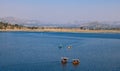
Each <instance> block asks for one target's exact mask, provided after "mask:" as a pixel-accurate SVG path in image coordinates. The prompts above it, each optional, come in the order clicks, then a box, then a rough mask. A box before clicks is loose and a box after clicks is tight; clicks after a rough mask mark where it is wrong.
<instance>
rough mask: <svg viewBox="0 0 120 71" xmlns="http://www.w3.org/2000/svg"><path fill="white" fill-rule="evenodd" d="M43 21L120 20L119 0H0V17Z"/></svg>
mask: <svg viewBox="0 0 120 71" xmlns="http://www.w3.org/2000/svg"><path fill="white" fill-rule="evenodd" d="M9 16H10V17H18V18H26V19H39V20H41V21H45V22H56V23H58V22H59V23H67V22H74V21H87V20H90V21H120V0H0V17H9Z"/></svg>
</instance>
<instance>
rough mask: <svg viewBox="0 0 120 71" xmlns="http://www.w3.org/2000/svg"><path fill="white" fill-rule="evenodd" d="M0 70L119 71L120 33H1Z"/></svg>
mask: <svg viewBox="0 0 120 71" xmlns="http://www.w3.org/2000/svg"><path fill="white" fill-rule="evenodd" d="M60 45H61V46H62V47H63V48H61V49H60V48H58V46H60ZM68 46H72V48H71V49H68V48H67V47H68ZM64 56H65V57H68V58H69V60H68V63H67V64H66V65H62V64H61V62H60V60H61V57H64ZM74 58H79V59H80V61H81V63H80V64H79V65H77V66H74V65H72V63H71V62H72V59H74ZM0 71H120V34H110V33H108V34H105V33H103V34H102V33H99V34H98V33H57V32H54V33H53V32H0Z"/></svg>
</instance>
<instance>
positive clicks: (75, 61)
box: [72, 59, 80, 65]
mask: <svg viewBox="0 0 120 71" xmlns="http://www.w3.org/2000/svg"><path fill="white" fill-rule="evenodd" d="M79 63H80V60H79V59H73V61H72V64H73V65H78V64H79Z"/></svg>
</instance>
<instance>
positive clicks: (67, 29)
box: [0, 28, 120, 33]
mask: <svg viewBox="0 0 120 71" xmlns="http://www.w3.org/2000/svg"><path fill="white" fill-rule="evenodd" d="M0 31H1V32H9V31H11V32H12V31H26V32H75V33H120V30H81V29H78V28H72V29H71V28H62V29H61V28H57V29H55V28H45V29H27V28H24V29H0Z"/></svg>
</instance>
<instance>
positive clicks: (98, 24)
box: [0, 17, 120, 29]
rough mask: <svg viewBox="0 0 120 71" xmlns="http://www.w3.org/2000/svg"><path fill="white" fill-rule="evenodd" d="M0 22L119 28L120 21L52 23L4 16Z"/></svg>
mask: <svg viewBox="0 0 120 71" xmlns="http://www.w3.org/2000/svg"><path fill="white" fill-rule="evenodd" d="M0 21H1V22H7V23H11V24H19V25H24V26H47V27H49V26H51V27H82V28H85V29H86V28H87V29H111V28H112V29H120V21H115V22H97V21H94V22H90V21H88V22H73V23H67V24H66V23H65V24H63V23H62V24H54V23H45V22H41V21H39V20H25V19H19V18H15V17H4V18H0Z"/></svg>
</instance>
